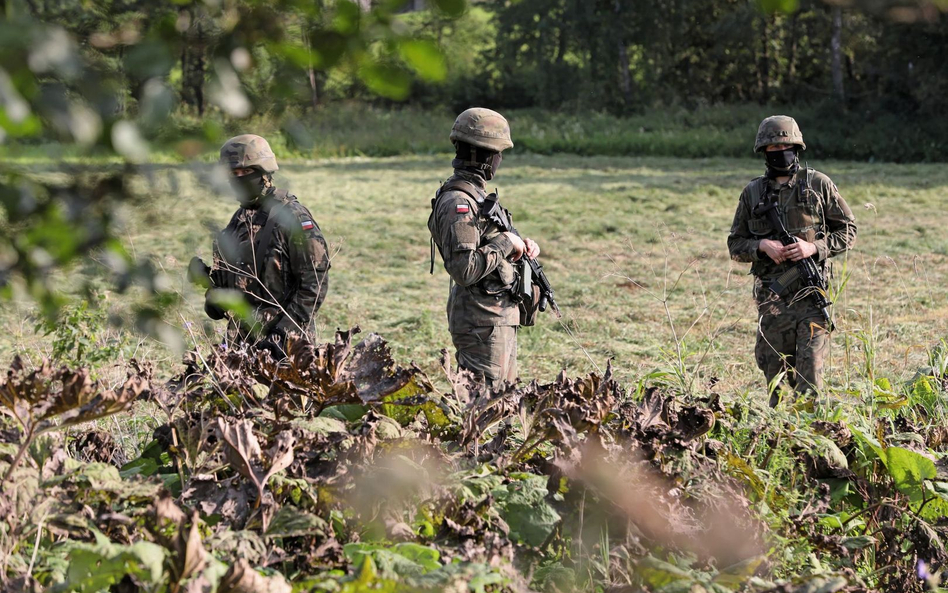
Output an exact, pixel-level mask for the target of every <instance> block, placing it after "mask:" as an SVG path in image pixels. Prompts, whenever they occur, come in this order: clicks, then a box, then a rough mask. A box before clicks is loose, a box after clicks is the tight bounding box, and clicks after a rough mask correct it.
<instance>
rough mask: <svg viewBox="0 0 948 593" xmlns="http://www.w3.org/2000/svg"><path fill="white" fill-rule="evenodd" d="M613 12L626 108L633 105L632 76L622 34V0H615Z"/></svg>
mask: <svg viewBox="0 0 948 593" xmlns="http://www.w3.org/2000/svg"><path fill="white" fill-rule="evenodd" d="M613 12H614V13H615V17H616V22H615V26H616V28H617V29H618V32H617V35H616V46H617V49H618V66H619V89H620V90H621V91H622V99H623V101H625V109H629V108H630V107H631V106H632V77H631V75H630V74H629V48H628V47H626V40H625V35H623V34H622V15H621V12H622V11H621V0H615V4H613Z"/></svg>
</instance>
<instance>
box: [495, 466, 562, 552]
mask: <svg viewBox="0 0 948 593" xmlns="http://www.w3.org/2000/svg"><path fill="white" fill-rule="evenodd" d="M524 476H525V477H523V478H522V479H516V480H512V481H511V482H509V483H507V484H504V485H502V486H498V487H496V488H494V489H493V490H492V491H491V495H492V496H493V497H494V501H495V502H494V504H495V506H496V507H497V509H498V510H499V511H500V514H501V516H502V517H503V519H504V521H506V522H507V525H509V526H510V534H509V537H510V539H511V540H513V541H516V542H520V543H524V544H527V545H530V546H540V545H542V544H543V542H545V541H546V540H547V538H548V537H549V536H550V534H551V533H552V532H553V529H555V528H556V526H557V524H559V522H560V520H561V517H560V515H559V513H557V512H556V511H555V510H554V509H553V507H551V506H550V504H549V503H548V502H547V501H546V482H547V479H546V478H545V477H544V476H535V475H532V474H524Z"/></svg>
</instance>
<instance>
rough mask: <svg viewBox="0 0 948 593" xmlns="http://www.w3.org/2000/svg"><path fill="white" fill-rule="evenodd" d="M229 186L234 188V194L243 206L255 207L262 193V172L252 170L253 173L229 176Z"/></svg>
mask: <svg viewBox="0 0 948 593" xmlns="http://www.w3.org/2000/svg"><path fill="white" fill-rule="evenodd" d="M230 186H231V188H233V190H234V196H235V197H236V198H237V201H238V202H240V205H241V207H243V208H256V207H257V206H258V205H259V203H260V196H262V195H263V190H264V187H263V172H262V171H254V172H253V173H250V174H247V175H242V176H240V177H231V179H230Z"/></svg>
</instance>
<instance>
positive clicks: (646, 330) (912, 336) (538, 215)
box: [0, 155, 948, 397]
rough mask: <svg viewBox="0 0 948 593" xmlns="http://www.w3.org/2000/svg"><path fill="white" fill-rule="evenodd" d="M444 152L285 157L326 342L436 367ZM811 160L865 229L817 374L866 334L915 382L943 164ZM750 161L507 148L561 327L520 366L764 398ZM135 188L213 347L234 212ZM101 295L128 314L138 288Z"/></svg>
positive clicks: (22, 308) (854, 353) (133, 346)
mask: <svg viewBox="0 0 948 593" xmlns="http://www.w3.org/2000/svg"><path fill="white" fill-rule="evenodd" d="M448 162H449V157H448V156H446V155H436V156H412V157H397V158H351V159H330V160H322V161H315V162H313V161H308V162H286V163H285V164H284V165H283V167H282V168H281V170H280V173H279V174H278V183H279V184H280V185H284V186H286V187H288V188H290V189H291V190H292V191H293V192H294V193H296V194H297V195H298V196H299V197H300V199H301V201H302V202H303V203H304V204H305V205H307V206H308V207H309V208H310V209H311V210H312V211H313V213H314V215H315V217H316V219H317V221H318V222H319V224H320V226H321V227H322V229H323V232H324V233H325V235H326V238H327V240H328V241H329V243H330V245H331V251H332V254H333V256H332V257H333V259H332V266H333V267H332V271H331V273H330V290H329V296H328V298H327V299H326V302H325V304H324V305H323V308H322V310H321V311H320V313H319V316H318V328H319V332H320V336H319V337H320V338H321V339H328V338H330V337H331V336H332V332H333V331H334V330H335V329H336V328H346V327H350V326H353V325H359V326H361V327H362V328H363V330H364V331H375V332H379V333H381V334H382V335H384V336H385V337H386V338H387V339H389V340H390V342H391V343H392V345H393V347H394V349H395V353H396V355H397V357H398V358H399V359H400V360H403V361H406V362H407V360H408V359H412V360H414V361H416V362H417V363H419V364H420V365H421V366H422V368H424V369H425V370H426V371H428V372H429V373H430V374H432V375H433V376H436V377H437V376H440V371H439V370H438V352H439V350H440V349H442V348H449V349H450V346H451V342H450V337H449V335H448V333H447V329H446V321H445V311H444V306H445V300H446V295H447V287H448V278H447V275H446V273H445V272H444V270H443V268H442V265H441V262H440V261H438V262H436V272H435V275H434V276H429V274H428V265H429V261H428V259H429V243H428V233H427V229H426V226H425V221H426V219H427V216H428V212H429V209H430V204H429V201H430V198H431V196H432V195H433V193H434V191H435V189H437V187H438V185H439V180H441V179H444V178H445V177H447V176H448V175H449V174H450V167H449V165H448ZM813 164H815V165H816V166H817V167H818V168H819V169H820V170H822V171H824V172H826V173H827V174H829V175H830V176H831V177H832V178H833V180H834V181H835V182H836V183H837V184H838V186H839V187H840V190H841V192H842V193H843V195H844V197H846V199H847V200H848V202H849V204H850V205H851V206H852V208H853V210H854V211H855V212H856V215H857V220H858V223H859V238H858V241H857V245H856V249H855V251H854V252H852V254H851V255H850V257H849V258H848V259H846V260H843V259H838V260H836V261H835V266H834V269H835V274H836V281H837V282H839V281H840V279H841V278H842V276H843V273H844V267H845V272H846V273H850V274H851V278H850V280H849V282H848V284H847V285H846V288H845V290H844V292H843V294H842V296H841V297H840V299H839V300H838V302H837V304H836V307H835V313H836V317H837V326H838V327H839V331H838V332H836V334H835V335H834V339H833V348H832V353H831V359H830V362H829V366H828V369H827V376H828V384H829V386H830V387H831V388H832V389H834V390H836V391H839V392H842V391H844V390H847V389H849V388H855V387H859V386H860V385H863V383H861V381H864V380H865V378H864V376H863V374H861V371H860V369H862V368H864V367H865V360H864V354H863V351H864V349H863V348H862V346H861V344H862V342H860V340H859V337H861V336H863V337H864V336H866V335H871V336H872V344H873V353H874V354H873V355H874V365H875V371H874V372H875V374H876V376H885V377H889V378H891V379H892V380H893V382H896V381H899V380H907V379H910V378H911V377H912V376H913V375H914V373H915V370H916V369H917V368H918V367H919V366H921V365H923V364H924V363H925V351H926V350H927V349H929V348H930V347H931V346H933V345H934V344H935V343H937V342H938V340H939V339H941V338H943V337H945V336H946V335H948V331H946V330H948V299H946V295H945V292H944V291H943V289H942V287H943V286H945V284H946V282H948V261H946V255H945V254H946V253H948V238H946V236H945V235H944V233H943V231H942V227H941V223H940V221H941V219H942V217H941V216H940V214H939V208H940V206H939V205H940V204H942V201H943V188H944V187H945V185H948V173H946V172H945V170H944V167H940V166H931V165H866V164H856V163H851V162H821V163H813ZM760 168H761V167H760V163H758V162H756V161H754V160H751V159H741V160H733V159H723V158H717V159H701V160H681V159H672V158H630V157H576V156H540V155H512V156H511V157H510V158H509V159H505V161H504V166H503V168H502V170H501V172H500V174H499V176H498V177H497V179H496V184H497V186H498V187H500V189H501V198H502V201H503V202H504V204H505V205H506V206H507V207H508V208H509V209H510V210H511V212H512V213H513V215H514V218H515V222H516V224H517V225H518V227H519V228H520V230H521V231H522V232H523V233H524V234H525V235H527V236H530V237H532V238H534V239H536V240H537V241H538V243H539V244H540V246H541V248H542V250H543V253H542V255H541V259H542V260H543V263H544V265H545V267H546V270H547V273H548V275H549V278H550V280H551V281H552V282H553V284H554V287H555V289H556V291H557V292H556V294H557V298H558V301H559V303H560V306H561V308H562V310H563V312H564V315H565V317H564V320H563V322H564V323H563V324H560V323H558V322H556V321H555V320H554V319H553V317H552V316H551V315H549V314H542V315H541V317H540V320H539V322H538V324H537V326H535V327H532V328H525V329H523V330H522V331H521V333H520V368H521V375H522V376H523V377H524V378H525V379H530V378H534V377H536V378H538V379H540V380H550V379H552V378H553V377H554V376H555V374H556V373H557V372H558V371H559V370H560V369H562V368H566V369H568V370H569V373H570V374H571V375H578V374H581V373H585V372H586V371H589V370H592V369H593V368H594V366H598V367H599V368H604V367H605V365H606V363H607V361H608V360H610V359H611V360H612V364H613V367H614V368H615V371H616V374H617V376H618V378H619V379H620V380H621V381H623V382H624V383H625V384H627V385H629V386H630V387H631V386H634V384H635V383H636V382H637V381H639V380H640V379H641V378H642V377H643V376H645V375H646V374H648V373H650V372H653V371H656V370H659V371H665V372H671V371H674V370H676V369H677V370H678V372H679V375H680V380H681V381H682V382H684V383H685V384H686V385H687V386H690V387H693V388H699V387H702V386H703V385H706V384H708V383H709V382H711V381H712V380H714V381H716V382H717V387H716V388H715V389H716V391H719V392H722V393H732V394H742V393H746V392H750V393H753V394H761V397H762V394H763V390H764V387H763V385H762V379H761V376H760V373H759V372H758V370H757V368H756V366H755V364H754V361H753V336H754V332H755V322H756V316H755V309H754V307H753V304H752V302H751V298H750V278H749V277H748V276H747V275H746V272H747V266H745V265H741V264H734V263H732V262H731V261H730V260H729V259H728V257H727V249H726V246H725V239H726V236H727V232H728V229H729V227H730V222H731V218H732V216H733V209H734V206H735V203H736V200H737V196H738V194H739V193H740V191H741V188H742V187H743V185H744V184H745V183H746V182H747V181H748V180H749V179H751V178H752V177H753V176H755V175H756V174H757V173H758V172H759V170H760ZM139 191H140V193H141V195H142V198H141V199H140V200H139V201H138V202H137V203H135V204H129V205H127V206H126V207H125V208H124V209H123V210H122V211H121V212H119V213H118V214H119V215H120V217H122V218H123V219H125V220H127V224H126V228H125V229H124V231H123V233H122V236H123V237H125V238H126V241H127V245H128V246H129V247H130V249H132V250H133V251H134V252H135V253H136V254H137V255H139V256H143V255H149V256H150V257H152V258H153V259H154V261H155V263H156V264H157V265H158V266H160V268H161V269H162V270H163V271H164V273H165V274H166V275H167V280H168V282H170V284H171V285H172V286H173V287H174V289H175V290H177V291H180V293H181V295H182V296H183V298H184V304H183V305H182V306H181V307H180V308H179V310H178V311H176V312H175V314H174V316H173V317H172V318H170V319H169V321H170V322H171V323H173V324H175V325H177V326H182V325H183V323H184V322H185V321H191V322H194V323H195V328H196V329H201V328H203V329H204V331H206V332H207V333H208V335H209V336H210V338H211V339H215V336H216V334H215V332H220V331H221V326H220V324H217V325H214V324H212V323H211V322H210V321H209V320H207V319H206V318H205V317H204V315H203V312H202V308H201V306H202V295H201V294H200V293H199V292H197V291H196V290H195V289H194V288H193V287H192V286H190V285H189V284H188V283H187V282H186V280H185V279H184V273H185V270H186V266H187V262H188V260H189V259H190V258H191V257H192V256H193V255H200V256H202V257H204V258H205V259H206V260H207V259H209V254H210V246H211V239H212V236H213V233H212V229H219V228H221V227H222V226H223V225H224V224H225V223H226V221H227V220H228V218H229V216H230V215H231V213H232V212H233V209H234V205H233V204H232V203H231V202H230V201H228V199H226V198H225V197H223V196H219V195H216V194H215V193H214V192H213V191H211V190H210V189H209V187H208V186H207V185H206V184H204V183H203V182H201V181H200V180H199V179H198V178H196V177H195V176H194V174H193V173H192V171H191V170H190V169H188V168H184V167H175V166H172V167H169V168H166V169H158V171H157V173H156V174H155V175H154V176H153V178H152V181H151V182H147V181H146V180H145V179H143V180H142V182H141V187H140V188H139ZM97 271H102V267H101V265H100V264H97V263H94V262H91V263H89V264H87V265H84V266H81V267H79V268H77V269H76V270H74V271H72V272H71V273H69V274H67V275H66V276H65V277H64V282H65V283H66V284H67V285H68V283H69V282H70V281H71V280H72V279H75V278H76V277H77V276H78V275H79V274H83V273H96V272H97ZM679 275H680V281H678V282H677V283H676V282H675V281H676V279H677V278H678V277H679ZM672 285H674V287H672ZM102 286H103V287H104V288H103V289H105V287H106V285H105V284H104V283H103V284H102ZM665 287H668V288H669V290H668V292H667V299H664V300H666V301H667V305H668V307H667V311H666V308H665V306H664V303H663V302H662V301H663V298H662V294H663V290H664V288H665ZM106 298H107V302H108V303H109V305H110V306H112V307H113V308H114V309H115V310H116V311H117V312H120V313H121V312H122V311H124V310H126V309H127V307H128V305H129V304H130V303H131V302H132V301H134V299H135V298H137V297H136V295H134V294H132V295H117V294H112V293H107V296H106ZM30 310H31V305H30V303H29V302H28V301H26V300H19V301H16V302H13V303H10V304H8V305H7V306H5V307H4V309H3V312H2V313H0V331H2V336H3V337H2V338H0V359H4V360H5V359H8V358H9V357H10V356H11V355H12V354H13V353H14V352H15V351H19V350H24V349H26V350H29V351H32V352H34V353H39V352H43V351H46V352H48V351H49V339H47V338H43V337H42V336H38V335H35V334H34V333H33V332H32V329H31V328H32V323H31V322H30V321H29V318H28V314H29V312H30ZM670 321H671V323H673V324H674V330H675V332H676V334H677V336H678V338H679V343H677V344H676V340H675V339H674V335H673V333H672V326H671V324H670ZM567 328H568V331H567ZM689 328H690V329H689ZM199 333H200V332H199ZM679 350H680V352H679ZM126 352H127V353H128V355H131V353H132V352H136V353H137V355H138V356H139V357H142V356H146V357H151V358H154V359H156V360H157V361H158V362H159V366H161V367H164V368H166V369H167V368H169V367H170V366H171V365H172V363H174V362H175V360H176V358H177V356H176V355H174V354H173V353H171V352H170V351H169V350H168V349H167V348H165V347H163V346H162V345H160V344H157V343H154V342H152V341H144V342H140V341H139V340H137V339H132V340H129V341H128V346H127V347H126ZM587 353H588V357H587ZM841 397H844V396H842V395H841Z"/></svg>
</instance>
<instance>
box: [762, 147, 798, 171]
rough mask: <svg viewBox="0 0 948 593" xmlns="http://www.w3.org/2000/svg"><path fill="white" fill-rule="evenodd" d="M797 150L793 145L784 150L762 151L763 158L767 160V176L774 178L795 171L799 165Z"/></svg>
mask: <svg viewBox="0 0 948 593" xmlns="http://www.w3.org/2000/svg"><path fill="white" fill-rule="evenodd" d="M798 150H799V149H798V148H797V147H796V146H794V147H792V148H788V149H786V150H771V151H764V158H765V159H766V160H767V177H769V178H771V179H776V178H777V177H787V176H791V175H793V174H794V173H796V172H797V169H798V168H799V166H800V161H799V160H797V151H798Z"/></svg>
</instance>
